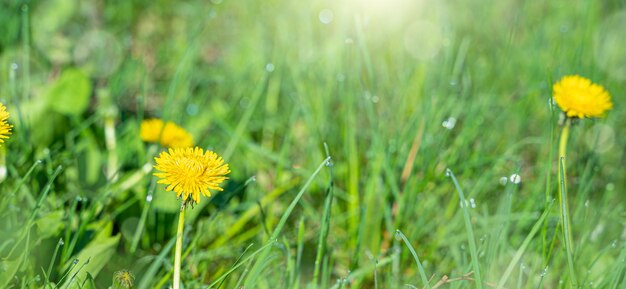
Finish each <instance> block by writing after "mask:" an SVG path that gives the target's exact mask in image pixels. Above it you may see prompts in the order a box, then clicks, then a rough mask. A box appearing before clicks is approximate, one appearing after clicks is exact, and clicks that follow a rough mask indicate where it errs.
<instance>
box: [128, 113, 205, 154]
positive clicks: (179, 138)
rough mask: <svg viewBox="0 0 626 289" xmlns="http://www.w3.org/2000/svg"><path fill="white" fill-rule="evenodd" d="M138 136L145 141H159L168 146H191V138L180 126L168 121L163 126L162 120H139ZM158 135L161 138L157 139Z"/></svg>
mask: <svg viewBox="0 0 626 289" xmlns="http://www.w3.org/2000/svg"><path fill="white" fill-rule="evenodd" d="M140 136H141V139H142V140H143V141H146V142H154V143H156V142H160V143H161V145H162V146H164V147H168V148H186V147H191V146H193V138H192V137H191V135H190V134H189V133H188V132H187V131H186V130H185V129H183V128H182V127H180V126H178V125H176V124H175V123H173V122H171V121H168V122H167V123H166V124H165V128H163V120H160V119H158V118H153V119H147V120H144V121H142V122H141V130H140ZM159 136H161V140H160V141H159Z"/></svg>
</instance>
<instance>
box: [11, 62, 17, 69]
mask: <svg viewBox="0 0 626 289" xmlns="http://www.w3.org/2000/svg"><path fill="white" fill-rule="evenodd" d="M18 68H19V65H17V63H15V62H13V63H11V69H13V70H17V69H18Z"/></svg>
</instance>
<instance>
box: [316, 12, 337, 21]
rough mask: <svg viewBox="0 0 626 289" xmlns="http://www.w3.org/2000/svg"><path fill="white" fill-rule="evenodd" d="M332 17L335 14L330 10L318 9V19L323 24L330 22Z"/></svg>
mask: <svg viewBox="0 0 626 289" xmlns="http://www.w3.org/2000/svg"><path fill="white" fill-rule="evenodd" d="M334 18H335V14H334V13H333V11H332V10H330V9H322V11H320V14H319V19H320V22H322V23H323V24H330V23H331V22H333V19H334Z"/></svg>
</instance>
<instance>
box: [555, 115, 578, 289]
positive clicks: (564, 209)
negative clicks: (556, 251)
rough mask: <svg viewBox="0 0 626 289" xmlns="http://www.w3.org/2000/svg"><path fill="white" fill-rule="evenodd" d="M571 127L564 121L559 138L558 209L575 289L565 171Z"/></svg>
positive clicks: (569, 123) (568, 122) (568, 120)
mask: <svg viewBox="0 0 626 289" xmlns="http://www.w3.org/2000/svg"><path fill="white" fill-rule="evenodd" d="M570 126H571V120H570V119H569V118H568V119H567V120H566V121H565V125H564V126H563V130H562V131H561V138H560V140H559V170H558V180H559V186H558V190H559V208H560V212H561V225H562V228H563V230H562V232H563V241H564V242H565V253H566V254H567V263H568V266H569V271H570V272H569V273H570V277H571V278H572V279H571V280H572V285H573V287H574V288H575V287H576V283H577V282H576V271H575V270H574V257H573V255H572V252H573V251H574V248H573V245H572V239H573V238H572V231H571V226H570V221H569V209H568V205H567V174H566V170H565V160H566V159H565V155H566V153H567V140H568V138H569V129H570Z"/></svg>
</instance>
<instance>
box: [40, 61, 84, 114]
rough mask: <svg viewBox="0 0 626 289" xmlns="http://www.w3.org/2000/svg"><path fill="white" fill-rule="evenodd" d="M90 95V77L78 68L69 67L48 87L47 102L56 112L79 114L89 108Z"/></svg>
mask: <svg viewBox="0 0 626 289" xmlns="http://www.w3.org/2000/svg"><path fill="white" fill-rule="evenodd" d="M90 96H91V82H90V81H89V78H88V77H87V76H86V75H85V74H84V73H83V72H82V71H80V70H78V69H67V70H65V71H63V73H62V74H61V76H60V77H59V78H58V79H57V80H56V81H55V82H54V83H52V85H51V86H50V87H49V88H48V91H47V93H46V103H47V104H48V106H49V107H50V108H51V109H52V110H54V111H56V112H59V113H62V114H65V115H79V114H81V113H83V112H84V111H85V110H86V109H87V107H88V105H89V98H90Z"/></svg>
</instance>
